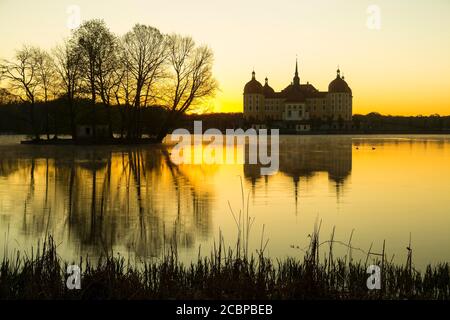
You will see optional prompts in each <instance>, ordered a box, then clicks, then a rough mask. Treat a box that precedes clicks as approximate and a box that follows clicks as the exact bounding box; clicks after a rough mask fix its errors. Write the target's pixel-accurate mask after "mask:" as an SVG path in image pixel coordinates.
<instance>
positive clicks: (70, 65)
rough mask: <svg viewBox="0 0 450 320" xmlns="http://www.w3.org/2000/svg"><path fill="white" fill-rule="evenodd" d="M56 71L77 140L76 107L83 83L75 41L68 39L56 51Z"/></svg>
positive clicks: (74, 136) (73, 133)
mask: <svg viewBox="0 0 450 320" xmlns="http://www.w3.org/2000/svg"><path fill="white" fill-rule="evenodd" d="M54 56H55V59H56V71H57V73H58V75H59V79H58V81H57V83H58V85H59V86H60V88H61V91H62V92H63V94H64V96H65V97H66V98H67V103H68V106H69V117H70V131H71V134H72V138H73V139H76V138H77V130H76V124H75V116H76V106H75V97H76V95H77V93H78V91H79V90H80V82H81V76H82V75H81V71H82V70H81V63H80V59H81V51H80V50H79V48H78V46H77V45H76V44H75V43H74V41H73V40H70V39H66V40H65V41H64V42H63V44H62V45H60V46H58V47H56V48H55V50H54Z"/></svg>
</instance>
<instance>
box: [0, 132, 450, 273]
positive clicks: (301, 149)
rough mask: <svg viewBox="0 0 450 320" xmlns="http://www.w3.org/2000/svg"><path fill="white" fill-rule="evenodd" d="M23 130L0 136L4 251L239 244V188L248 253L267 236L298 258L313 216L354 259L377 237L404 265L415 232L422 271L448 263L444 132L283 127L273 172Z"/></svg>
mask: <svg viewBox="0 0 450 320" xmlns="http://www.w3.org/2000/svg"><path fill="white" fill-rule="evenodd" d="M22 138H23V137H19V136H1V137H0V154H1V159H0V255H2V256H4V255H9V256H10V255H12V254H14V252H15V250H23V251H27V252H31V248H32V247H35V248H36V247H37V244H38V242H39V241H40V242H42V239H44V238H45V235H46V234H51V235H52V236H53V237H54V238H55V241H56V243H57V244H58V250H59V251H58V252H59V254H60V255H61V257H62V258H64V259H67V260H78V258H79V256H80V255H83V256H84V255H86V254H89V256H91V257H98V256H100V255H101V254H103V253H105V252H106V251H108V252H111V251H112V252H114V254H120V255H123V256H125V257H132V258H138V259H149V258H155V257H160V256H161V254H162V252H163V250H164V248H168V247H169V246H170V245H171V244H172V245H175V244H176V246H177V249H178V252H179V255H180V259H183V260H184V261H189V260H191V259H196V258H197V256H198V255H199V254H201V255H202V254H205V255H206V254H209V253H210V250H211V248H212V246H213V244H214V242H216V243H217V242H218V239H219V233H221V234H222V235H223V238H224V241H225V243H227V244H229V245H233V244H234V243H235V241H236V234H237V226H236V223H235V219H234V217H233V214H232V213H231V209H232V210H233V212H234V214H235V216H237V215H238V212H239V210H240V209H241V208H242V192H243V193H244V199H245V204H244V207H245V208H247V205H248V212H249V216H250V217H252V218H254V222H253V224H252V229H251V233H250V236H249V240H250V249H251V251H252V252H255V250H256V249H259V248H260V243H261V237H263V238H264V239H268V243H267V247H266V251H265V252H266V254H268V255H269V256H271V257H274V258H283V257H286V256H299V257H301V256H302V255H303V249H304V248H305V247H306V246H307V245H308V243H309V238H308V235H309V234H311V233H312V232H313V230H314V226H315V225H317V226H318V225H320V240H321V241H325V240H328V239H329V238H330V236H331V233H332V230H333V228H335V237H334V238H335V240H339V241H341V242H342V243H348V242H349V238H350V236H351V235H352V239H351V245H352V246H353V247H354V249H353V250H352V256H353V259H356V260H359V259H361V260H364V259H365V257H366V252H367V251H368V250H369V248H370V247H371V245H372V249H371V251H372V252H374V251H375V252H380V251H381V247H382V244H383V240H385V241H386V252H387V255H388V257H389V259H393V260H394V261H397V262H399V263H404V262H406V255H407V250H406V247H407V246H408V244H409V241H410V239H411V246H412V249H413V262H414V264H415V265H416V267H417V268H418V269H420V268H423V267H424V266H425V265H426V264H427V263H437V262H448V261H450V233H449V230H450V136H448V135H379V136H378V135H377V136H375V135H374V136H282V137H280V150H279V161H280V163H279V171H278V172H277V173H276V174H275V175H271V176H261V175H260V170H259V169H260V167H259V166H258V165H247V164H238V163H234V164H223V165H214V164H211V165H210V164H201V165H200V164H192V165H178V166H177V165H175V164H174V163H173V162H172V161H171V158H170V149H171V146H170V145H166V146H129V147H128V146H76V147H67V146H29V145H28V146H27V145H20V144H18V142H19V141H20V140H21V139H22ZM241 181H242V186H243V189H242V188H241ZM247 199H248V203H247ZM230 207H231V209H230ZM263 228H264V234H262V230H263ZM265 241H266V240H264V242H265ZM327 246H328V244H324V245H323V250H322V253H323V254H325V251H326V247H327ZM359 249H361V250H359ZM335 250H336V252H337V254H338V255H345V254H346V252H347V250H348V249H347V247H346V246H344V245H342V244H339V243H337V244H335Z"/></svg>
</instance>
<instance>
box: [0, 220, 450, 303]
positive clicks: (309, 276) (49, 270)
mask: <svg viewBox="0 0 450 320" xmlns="http://www.w3.org/2000/svg"><path fill="white" fill-rule="evenodd" d="M242 215H243V214H242ZM236 220H237V219H236ZM244 221H246V222H245V223H247V221H250V220H249V219H248V218H247V217H246V216H245V220H244ZM246 228H247V227H246ZM238 230H239V232H240V233H242V234H243V235H245V236H244V237H243V238H241V239H238V241H241V243H240V244H239V245H236V246H233V247H228V248H226V247H225V244H224V240H223V237H222V236H221V235H220V236H219V241H218V243H217V245H215V246H214V248H213V250H212V252H211V254H210V255H209V256H206V257H202V256H201V255H200V254H199V256H198V258H197V259H196V261H194V262H192V263H190V264H183V263H182V262H180V261H179V260H178V255H177V252H176V251H175V250H176V247H175V246H173V245H170V249H168V250H166V251H165V253H164V256H163V257H162V258H161V259H159V260H157V261H147V262H136V261H133V262H132V261H130V260H126V259H125V258H123V257H118V256H117V255H115V256H114V255H113V254H108V255H106V256H104V257H101V258H100V259H99V260H98V261H97V262H95V263H93V262H92V261H91V260H90V259H89V258H87V257H85V258H81V259H80V261H79V262H78V263H77V264H78V265H79V266H80V267H81V270H82V275H81V289H80V290H69V289H68V288H67V287H66V274H65V271H66V268H67V265H68V263H67V262H65V261H61V259H60V257H59V256H58V254H57V248H56V244H55V242H54V241H53V239H52V237H48V238H46V240H45V241H44V242H43V243H42V245H40V244H38V246H37V250H36V251H32V253H31V255H25V254H20V253H16V254H15V255H14V256H13V257H9V258H8V257H4V258H3V260H2V262H1V265H0V299H379V298H381V299H446V300H448V299H449V298H450V268H449V264H448V263H441V264H437V265H434V266H431V265H429V266H427V267H426V269H425V271H424V272H423V273H421V272H419V271H417V270H415V269H414V267H413V262H412V254H408V259H407V261H406V264H405V265H398V264H394V263H393V262H392V261H388V260H386V259H384V253H381V254H377V253H375V252H373V250H372V248H371V249H370V250H369V252H368V254H367V259H366V262H365V263H362V262H360V261H355V260H352V259H351V258H350V256H351V251H352V250H356V249H355V248H353V247H351V240H349V241H348V243H341V242H339V241H337V240H335V239H334V237H335V232H334V230H333V233H332V235H331V239H330V240H327V241H324V242H322V243H320V242H319V232H320V224H319V225H316V227H315V231H314V232H313V233H312V234H311V237H310V243H309V246H308V247H307V249H306V252H305V255H304V256H303V257H302V258H299V257H291V258H286V259H283V260H273V259H271V258H268V257H266V256H265V255H264V248H265V246H266V245H267V241H264V234H263V235H262V237H261V245H260V249H259V250H256V251H255V252H256V254H252V253H250V252H249V251H248V250H249V249H248V246H247V245H246V244H245V242H247V243H248V236H247V231H244V230H247V229H244V227H243V226H242V228H238ZM324 244H329V245H328V246H327V247H328V248H329V250H330V252H328V254H325V255H324V256H325V258H324V259H322V261H321V260H320V259H319V248H320V247H321V246H322V245H324ZM337 244H341V245H347V246H348V254H347V255H348V256H345V257H337V258H336V257H335V255H334V254H333V252H332V250H333V248H334V246H335V245H337ZM233 248H235V249H233ZM411 250H412V249H411V245H410V246H409V247H408V251H409V252H411ZM369 256H370V257H372V258H373V257H376V259H378V263H379V264H380V265H381V262H382V264H383V266H382V272H383V273H382V275H383V288H382V290H368V289H367V287H366V280H367V277H368V274H367V273H366V267H367V260H368V259H369ZM379 258H381V260H382V261H379ZM71 264H72V263H71Z"/></svg>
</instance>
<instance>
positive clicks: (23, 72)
mask: <svg viewBox="0 0 450 320" xmlns="http://www.w3.org/2000/svg"><path fill="white" fill-rule="evenodd" d="M38 50H39V49H37V48H35V47H30V46H23V47H22V49H20V50H18V51H16V54H15V57H14V61H6V60H5V61H3V63H2V75H3V77H5V78H6V79H7V80H8V82H9V85H10V87H11V89H12V90H13V91H14V92H15V93H16V94H17V95H18V96H19V98H20V99H21V100H22V101H23V102H28V103H29V104H30V121H31V126H32V130H33V134H34V136H35V138H36V139H38V140H39V139H40V135H39V130H38V127H37V123H36V122H37V121H36V117H35V110H34V109H35V103H36V95H37V90H38V88H39V75H38V66H37V59H36V53H37V51H38Z"/></svg>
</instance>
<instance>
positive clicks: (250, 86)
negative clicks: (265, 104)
mask: <svg viewBox="0 0 450 320" xmlns="http://www.w3.org/2000/svg"><path fill="white" fill-rule="evenodd" d="M251 93H263V86H262V85H261V83H260V82H259V81H258V80H256V79H255V71H253V72H252V79H251V80H250V81H249V82H247V84H246V85H245V87H244V94H251Z"/></svg>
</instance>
